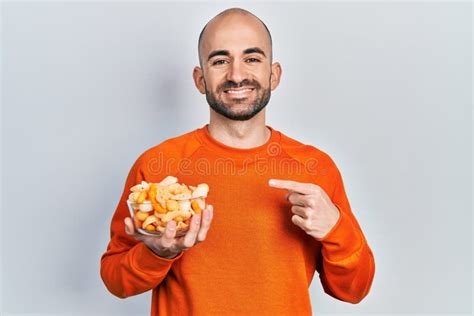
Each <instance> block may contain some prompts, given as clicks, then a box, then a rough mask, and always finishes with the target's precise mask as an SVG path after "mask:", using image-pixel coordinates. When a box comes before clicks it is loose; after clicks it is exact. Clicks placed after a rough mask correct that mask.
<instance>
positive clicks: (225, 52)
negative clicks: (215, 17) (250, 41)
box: [207, 47, 267, 60]
mask: <svg viewBox="0 0 474 316" xmlns="http://www.w3.org/2000/svg"><path fill="white" fill-rule="evenodd" d="M253 53H255V54H261V55H263V57H267V56H266V55H265V53H264V52H263V50H262V49H261V48H259V47H252V48H247V49H246V50H244V55H248V54H253ZM219 55H221V56H230V52H229V51H228V50H215V51H213V52H211V53H210V54H209V56H208V57H207V60H210V59H211V58H212V57H215V56H219Z"/></svg>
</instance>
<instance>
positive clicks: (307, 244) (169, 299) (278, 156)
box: [100, 125, 375, 315]
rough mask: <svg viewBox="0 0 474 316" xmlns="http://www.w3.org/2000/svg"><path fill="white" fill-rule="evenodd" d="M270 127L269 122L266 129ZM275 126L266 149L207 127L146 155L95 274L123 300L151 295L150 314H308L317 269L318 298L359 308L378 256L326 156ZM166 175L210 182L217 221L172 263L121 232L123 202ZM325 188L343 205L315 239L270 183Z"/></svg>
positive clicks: (133, 174) (124, 196)
mask: <svg viewBox="0 0 474 316" xmlns="http://www.w3.org/2000/svg"><path fill="white" fill-rule="evenodd" d="M267 126H268V125H267ZM268 127H269V128H270V129H271V132H272V133H271V138H270V139H269V140H268V142H267V143H266V144H264V145H262V146H259V147H255V148H251V149H240V148H232V147H229V146H226V145H224V144H222V143H220V142H218V141H217V140H215V139H214V138H212V136H211V135H210V134H209V131H208V129H207V125H205V126H203V127H201V128H198V129H196V130H194V131H191V132H188V133H186V134H183V135H180V136H178V137H175V138H171V139H169V140H166V141H164V142H162V143H161V144H159V145H157V146H155V147H153V148H151V149H148V150H147V151H145V152H144V153H143V154H142V155H141V156H140V157H139V158H138V159H137V160H136V162H135V164H134V165H133V167H132V168H131V170H130V173H129V175H128V177H127V180H126V183H125V188H124V190H123V194H122V197H121V199H120V201H119V203H118V206H117V209H116V211H115V213H114V215H113V218H112V223H111V239H110V242H109V244H108V247H107V250H106V252H105V253H104V254H103V255H102V258H101V270H100V273H101V277H102V280H103V281H104V283H105V285H106V287H107V289H108V290H109V291H110V292H111V293H113V294H114V295H116V296H118V297H120V298H126V297H129V296H132V295H137V294H140V293H144V292H146V291H148V290H153V292H152V304H151V315H191V314H192V315H212V314H220V315H311V313H312V308H311V302H310V296H309V291H308V288H309V286H310V283H311V281H312V279H313V275H314V273H315V271H317V272H318V273H319V278H320V280H321V283H322V285H323V288H324V291H325V292H326V293H327V294H329V295H331V296H333V297H335V298H337V299H339V300H343V301H347V302H351V303H357V302H359V301H361V300H362V299H363V298H364V297H365V296H366V295H367V294H368V292H369V290H370V287H371V285H372V280H373V277H374V273H375V263H374V257H373V254H372V251H371V249H370V248H369V245H368V243H367V241H366V239H365V236H364V234H363V232H362V230H361V228H360V226H359V224H358V222H357V220H356V218H355V217H354V215H353V213H352V211H351V207H350V205H349V201H348V199H347V197H346V194H345V191H344V185H343V181H342V177H341V174H340V172H339V170H338V169H337V167H336V165H335V163H334V162H333V160H332V159H331V158H330V157H329V156H328V155H327V154H326V153H324V152H323V151H321V150H318V149H317V148H315V147H313V146H309V145H304V144H302V143H300V142H298V141H296V140H294V139H292V138H289V137H287V136H285V135H284V134H283V133H281V132H279V131H277V130H275V129H273V128H272V127H271V126H268ZM168 175H173V176H176V177H177V178H178V182H180V183H186V184H191V185H197V184H199V183H207V184H209V187H210V190H209V195H208V198H207V202H208V203H210V204H212V205H213V206H214V218H213V221H212V223H211V227H210V229H209V231H208V234H207V238H206V240H205V241H204V242H202V243H200V244H198V245H196V246H194V247H193V248H191V249H189V250H187V251H186V252H182V253H180V254H179V255H178V256H177V257H175V258H173V259H165V258H161V257H159V256H157V255H156V254H155V253H153V252H152V251H151V250H150V249H149V248H148V247H147V246H146V245H145V244H144V243H142V242H138V241H136V240H135V239H133V238H132V237H130V236H128V235H127V234H126V233H125V227H124V218H125V217H127V216H130V214H129V211H128V208H127V205H126V199H127V198H128V195H129V192H130V191H129V190H130V187H132V186H133V185H135V184H137V183H139V182H140V181H141V180H145V181H149V182H160V181H161V180H162V179H163V178H165V177H166V176H168ZM271 178H275V179H291V180H295V181H299V182H311V183H315V184H318V185H319V186H321V187H322V188H323V189H324V190H325V191H326V193H327V194H328V196H329V197H330V198H331V200H332V201H333V203H334V204H335V205H336V206H337V207H338V208H339V210H340V211H341V212H340V217H339V220H338V222H337V224H336V225H335V226H334V228H333V229H332V230H331V231H330V232H329V233H328V234H327V235H326V236H325V237H324V239H323V240H322V241H317V240H316V239H314V238H313V237H311V236H309V235H307V234H306V233H305V232H304V231H303V230H302V229H301V228H299V227H298V226H296V225H295V224H293V223H292V221H291V216H292V215H293V213H292V212H291V210H290V207H291V204H290V202H288V201H287V200H286V199H285V193H286V190H282V189H277V188H272V187H270V186H269V185H268V180H269V179H271Z"/></svg>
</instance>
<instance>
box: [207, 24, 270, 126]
mask: <svg viewBox="0 0 474 316" xmlns="http://www.w3.org/2000/svg"><path fill="white" fill-rule="evenodd" d="M200 58H201V65H202V71H203V78H202V79H203V83H204V89H205V93H206V99H207V102H208V103H209V106H210V107H211V108H212V109H213V110H214V111H216V112H217V113H219V114H221V115H223V116H225V117H226V118H228V119H231V120H239V121H245V120H249V119H251V118H252V117H254V116H255V115H256V114H257V113H259V112H260V111H261V110H262V109H263V108H265V106H266V105H267V104H268V102H269V100H270V95H271V90H272V89H271V81H270V79H271V47H270V41H269V38H268V35H267V33H266V30H265V28H264V26H263V25H262V24H261V23H260V22H258V21H257V20H255V19H252V18H250V17H248V16H241V15H232V16H226V17H223V18H221V19H218V20H216V21H211V22H210V23H209V24H208V26H207V28H206V31H205V35H204V36H203V41H202V46H201V56H200Z"/></svg>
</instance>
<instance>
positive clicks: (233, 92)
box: [227, 89, 252, 94]
mask: <svg viewBox="0 0 474 316" xmlns="http://www.w3.org/2000/svg"><path fill="white" fill-rule="evenodd" d="M249 91H252V89H243V90H228V91H227V93H232V94H241V93H246V92H249Z"/></svg>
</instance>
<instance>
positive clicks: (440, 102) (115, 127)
mask: <svg viewBox="0 0 474 316" xmlns="http://www.w3.org/2000/svg"><path fill="white" fill-rule="evenodd" d="M234 6H238V7H242V8H245V9H247V10H250V11H251V12H253V13H254V14H256V15H257V16H259V17H260V18H261V19H262V20H263V21H264V22H265V23H266V24H267V26H268V27H269V29H270V31H271V32H272V35H273V42H274V61H279V62H280V63H281V65H282V68H283V74H282V81H281V85H280V86H279V87H278V89H277V90H276V91H274V92H273V94H272V98H271V101H270V103H269V105H268V106H267V124H269V125H271V126H272V127H274V128H275V129H277V130H280V131H282V132H283V133H285V134H287V135H288V136H290V137H293V138H296V139H298V140H300V141H302V142H304V143H308V144H312V145H313V146H316V147H318V148H320V149H322V150H323V151H325V152H327V153H328V154H329V155H330V156H331V157H332V158H333V159H334V161H335V162H336V164H337V165H338V166H339V168H340V170H341V173H342V175H343V179H344V183H345V186H346V192H347V194H348V197H349V200H350V203H351V206H352V210H353V212H354V214H355V215H356V217H357V219H358V221H359V223H360V224H361V227H362V229H363V231H364V233H365V235H366V238H367V239H368V242H369V245H370V246H371V248H372V250H373V252H374V255H375V260H376V274H375V279H374V283H373V285H372V289H371V292H370V293H369V295H368V296H367V297H366V298H365V299H364V300H363V301H362V302H361V303H360V304H358V305H352V304H348V303H344V302H341V301H338V300H336V299H333V298H332V297H330V296H328V295H326V294H325V293H324V292H323V290H322V287H321V285H320V283H319V278H318V277H317V275H316V276H315V278H314V282H313V283H312V285H311V288H310V291H311V298H312V305H313V310H314V313H315V314H323V313H325V314H333V313H354V314H360V313H364V314H365V313H380V314H382V313H395V314H407V313H427V314H431V313H435V312H437V313H443V314H448V313H466V314H468V313H470V312H471V311H472V305H471V302H472V213H471V211H472V200H471V197H472V183H471V179H472V166H471V161H472V138H471V137H472V132H471V124H472V109H471V106H472V103H471V102H472V99H471V93H472V85H471V84H472V80H471V74H472V61H471V56H472V46H471V40H472V38H471V36H472V34H471V16H472V8H471V5H470V3H469V2H464V3H463V2H447V1H446V2H425V3H422V2H417V3H414V2H393V1H390V2H374V1H372V2H331V3H329V2H316V3H309V2H305V3H298V4H296V3H289V2H288V3H282V2H280V3H262V2H258V3H255V2H242V3H235V2H226V3H211V2H208V3H196V2H192V3H191V2H188V3H179V4H172V3H160V2H132V1H130V2H112V1H109V2H49V3H48V2H44V3H39V2H4V3H3V5H2V9H3V10H2V31H3V34H2V129H1V132H2V157H1V158H2V165H1V166H2V191H1V194H2V204H1V206H2V222H1V239H2V244H1V246H2V248H1V258H2V269H1V272H2V295H1V297H2V303H3V304H2V308H1V311H3V313H5V314H10V313H31V314H49V313H59V314H64V315H69V314H78V315H93V314H97V315H99V314H100V315H119V314H127V315H148V314H149V312H150V304H151V291H150V292H148V293H146V294H142V295H139V296H136V297H130V298H127V299H125V300H121V299H118V298H116V297H114V296H113V295H112V294H110V293H109V292H108V291H107V290H106V288H105V286H104V285H103V283H102V280H101V278H100V274H99V268H100V256H101V255H102V253H103V252H104V251H105V248H106V246H107V243H108V240H109V229H110V220H111V217H112V214H113V212H114V211H115V207H116V204H117V202H118V199H119V196H120V194H121V193H122V190H123V185H124V181H125V177H126V175H127V174H128V171H129V168H130V167H131V165H132V163H133V162H134V161H135V159H136V158H137V157H138V155H139V154H140V153H142V152H143V151H144V150H146V149H148V148H150V147H151V146H154V145H156V144H158V143H160V142H161V141H163V140H165V139H167V138H170V137H174V136H177V135H180V134H182V133H185V132H188V131H190V130H192V129H195V128H197V127H201V126H203V125H204V124H205V123H207V122H208V117H209V110H208V105H207V103H206V100H205V97H204V96H203V95H201V94H199V93H198V91H197V90H196V88H195V87H194V83H193V81H192V77H191V73H192V69H193V67H194V66H195V65H197V64H198V59H197V40H198V36H199V32H200V31H201V29H202V27H203V26H204V24H205V23H206V22H207V21H208V20H209V19H211V18H212V17H213V16H214V15H216V14H217V13H219V12H220V11H222V10H224V9H226V8H229V7H234Z"/></svg>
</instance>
